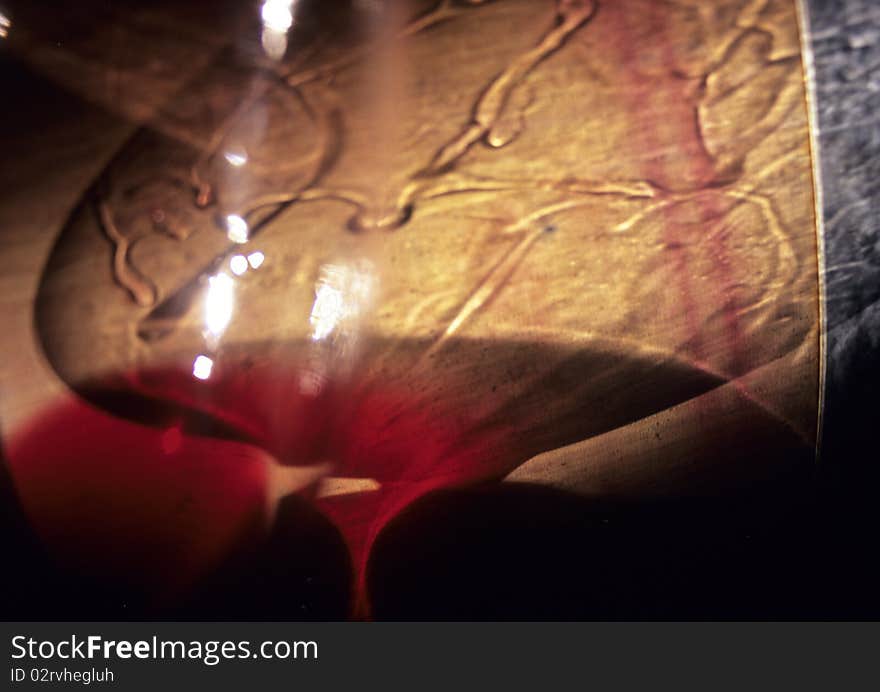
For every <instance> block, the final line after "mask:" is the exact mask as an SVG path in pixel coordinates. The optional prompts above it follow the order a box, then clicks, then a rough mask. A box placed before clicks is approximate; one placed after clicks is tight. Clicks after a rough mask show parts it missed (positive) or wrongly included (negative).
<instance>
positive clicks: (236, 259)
mask: <svg viewBox="0 0 880 692" xmlns="http://www.w3.org/2000/svg"><path fill="white" fill-rule="evenodd" d="M229 268H230V269H231V270H232V273H233V274H235V275H236V276H241V275H242V274H244V273H245V272H246V271H247V270H248V260H247V258H246V257H245V256H244V255H235V256H233V257H232V259H230V260H229Z"/></svg>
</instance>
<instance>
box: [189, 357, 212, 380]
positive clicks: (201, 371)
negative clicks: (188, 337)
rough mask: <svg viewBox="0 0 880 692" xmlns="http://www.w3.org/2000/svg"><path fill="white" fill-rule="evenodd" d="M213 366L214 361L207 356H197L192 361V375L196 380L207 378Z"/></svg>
mask: <svg viewBox="0 0 880 692" xmlns="http://www.w3.org/2000/svg"><path fill="white" fill-rule="evenodd" d="M213 368H214V361H213V360H211V359H210V358H208V356H201V355H200V356H197V357H196V359H195V360H194V361H193V377H195V378H196V379H197V380H207V379H208V378H209V377H210V376H211V370H212V369H213Z"/></svg>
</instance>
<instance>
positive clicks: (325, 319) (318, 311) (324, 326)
mask: <svg viewBox="0 0 880 692" xmlns="http://www.w3.org/2000/svg"><path fill="white" fill-rule="evenodd" d="M343 310H344V303H343V300H342V292H341V291H339V289H336V288H333V287H332V286H328V285H326V284H324V285H321V286H318V288H317V289H316V291H315V304H314V305H313V306H312V314H311V316H310V317H309V322H310V323H311V325H312V339H313V340H314V341H320V340H321V339H326V338H327V337H328V336H330V334H331V333H332V332H333V330H334V329H335V328H336V325H337V324H338V323H339V321H340V320H341V319H342V315H343Z"/></svg>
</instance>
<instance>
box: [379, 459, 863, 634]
mask: <svg viewBox="0 0 880 692" xmlns="http://www.w3.org/2000/svg"><path fill="white" fill-rule="evenodd" d="M800 461H803V460H800ZM810 475H811V474H810V472H809V470H808V468H806V467H805V465H804V464H803V463H794V464H792V465H790V466H789V471H787V472H785V473H783V474H780V475H779V476H778V477H776V478H775V479H773V480H772V481H771V482H768V483H766V484H764V485H763V486H762V487H759V488H751V489H749V490H748V491H746V492H740V493H738V494H736V495H730V496H727V497H715V498H702V499H699V500H695V499H680V498H679V499H675V500H669V501H659V502H650V503H639V504H629V505H626V504H620V503H608V502H599V501H595V500H589V499H585V498H582V497H578V496H575V495H571V494H567V493H564V492H559V491H555V490H552V489H548V488H546V487H538V486H530V485H520V484H499V485H493V486H487V487H482V488H476V489H471V490H445V491H441V492H436V493H434V494H432V495H430V496H426V497H425V498H423V499H422V500H421V501H419V502H418V503H416V504H414V505H413V506H411V507H410V508H409V509H408V510H406V511H405V512H403V513H402V514H401V515H400V516H398V517H397V518H396V519H395V520H394V521H392V522H391V523H390V524H389V525H388V526H387V527H386V529H385V530H384V531H383V532H382V534H381V535H380V536H379V538H378V539H377V542H376V544H375V546H374V549H373V552H372V559H371V562H370V565H369V569H368V575H367V578H368V584H369V591H370V596H371V605H372V608H373V615H374V617H375V619H377V620H474V621H483V620H507V621H511V620H707V619H708V620H718V619H721V620H805V619H806V620H812V619H837V618H844V619H865V618H873V617H876V616H877V614H878V613H880V607H878V600H877V597H876V584H877V583H878V582H877V578H878V576H880V573H878V570H877V569H876V566H873V569H866V568H870V567H872V565H870V564H867V565H866V564H865V562H864V560H863V559H862V558H863V556H864V551H863V550H861V551H860V550H859V549H858V547H857V545H858V543H860V542H861V541H862V540H863V539H864V538H865V536H864V535H863V534H859V533H852V532H851V531H849V530H848V527H847V526H845V525H844V524H842V523H840V522H837V521H835V520H834V518H833V516H831V517H829V515H830V512H828V511H826V508H824V507H823V506H822V502H821V501H820V500H819V498H818V497H817V496H816V494H815V486H814V484H813V483H812V482H811V479H810Z"/></svg>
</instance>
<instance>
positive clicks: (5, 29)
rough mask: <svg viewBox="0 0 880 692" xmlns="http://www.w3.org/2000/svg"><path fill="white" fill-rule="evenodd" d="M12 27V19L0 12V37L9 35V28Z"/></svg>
mask: <svg viewBox="0 0 880 692" xmlns="http://www.w3.org/2000/svg"><path fill="white" fill-rule="evenodd" d="M11 28H12V20H11V19H10V18H9V17H7V16H6V15H5V14H3V13H2V12H0V38H6V37H7V36H9V30H10V29H11Z"/></svg>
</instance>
